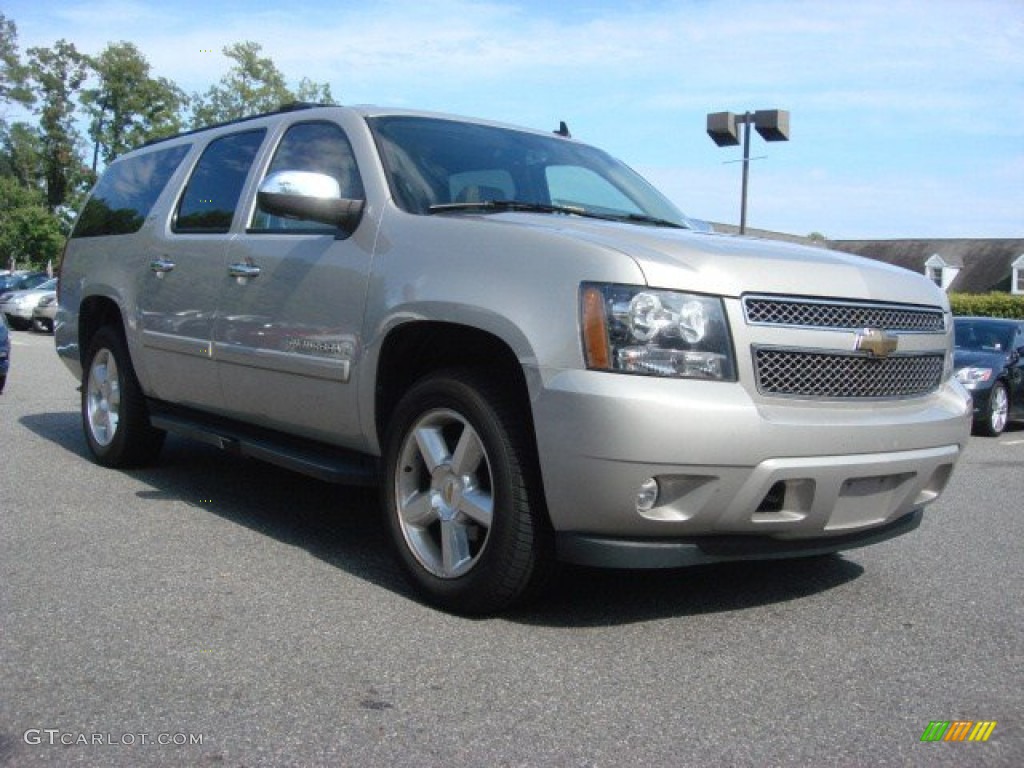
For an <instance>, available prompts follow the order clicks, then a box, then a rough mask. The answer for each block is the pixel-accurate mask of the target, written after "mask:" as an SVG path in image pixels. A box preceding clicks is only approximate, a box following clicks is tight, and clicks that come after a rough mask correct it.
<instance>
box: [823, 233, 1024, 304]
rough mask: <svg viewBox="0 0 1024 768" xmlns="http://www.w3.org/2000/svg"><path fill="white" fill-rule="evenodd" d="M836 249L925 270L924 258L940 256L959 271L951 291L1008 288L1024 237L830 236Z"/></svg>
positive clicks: (1005, 289) (984, 290) (965, 291)
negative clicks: (897, 238) (880, 238)
mask: <svg viewBox="0 0 1024 768" xmlns="http://www.w3.org/2000/svg"><path fill="white" fill-rule="evenodd" d="M829 246H831V247H832V248H834V249H835V250H837V251H845V252H846V253H854V254H857V255H858V256H866V257H867V258H869V259H875V260H877V261H884V262H886V263H887V264H895V265H896V266H899V267H904V268H906V269H910V270H913V271H914V272H922V273H923V272H924V267H925V262H926V261H928V259H930V258H931V257H932V256H938V257H939V258H941V259H942V261H943V262H944V263H945V264H946V266H949V267H957V268H958V269H959V270H960V271H959V272H958V273H957V276H956V278H955V279H954V280H953V282H952V283H951V284H950V286H949V290H950V291H951V292H959V293H985V292H987V291H992V290H1004V291H1008V290H1009V288H1010V279H1011V276H1012V274H1013V262H1014V261H1016V260H1017V259H1018V258H1020V257H1021V255H1024V238H1003V239H984V240H979V239H970V238H957V239H943V240H830V241H829Z"/></svg>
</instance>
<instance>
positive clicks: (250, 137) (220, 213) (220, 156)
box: [174, 129, 266, 232]
mask: <svg viewBox="0 0 1024 768" xmlns="http://www.w3.org/2000/svg"><path fill="white" fill-rule="evenodd" d="M264 134H266V131H265V130H262V129H261V130H258V131H246V132H245V133H234V134H232V135H230V136H224V137H223V138H220V139H215V140H214V141H211V142H210V144H209V146H208V147H207V148H206V150H205V151H204V152H203V156H202V157H200V158H199V162H198V163H197V164H196V168H195V170H194V171H193V172H192V178H190V179H189V180H188V186H187V187H186V188H185V194H184V195H182V198H181V203H180V204H179V205H178V218H177V221H176V222H175V224H174V231H175V232H227V231H228V230H229V229H230V228H231V219H232V218H233V217H234V215H235V207H236V206H237V205H238V198H239V197H241V195H242V186H243V185H244V184H245V177H246V176H247V175H248V173H249V168H250V167H251V166H252V161H253V158H255V157H256V153H257V152H258V151H259V148H260V144H262V143H263V136H264Z"/></svg>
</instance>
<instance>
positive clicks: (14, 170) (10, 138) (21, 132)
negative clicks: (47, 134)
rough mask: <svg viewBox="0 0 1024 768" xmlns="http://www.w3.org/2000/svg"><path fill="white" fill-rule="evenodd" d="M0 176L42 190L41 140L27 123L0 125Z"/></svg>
mask: <svg viewBox="0 0 1024 768" xmlns="http://www.w3.org/2000/svg"><path fill="white" fill-rule="evenodd" d="M0 176H12V177H14V178H15V179H17V180H18V183H20V184H21V185H22V186H23V187H30V188H32V189H39V190H41V189H43V184H44V180H45V178H46V170H45V168H44V167H43V138H42V136H41V135H40V133H39V130H38V129H36V128H35V127H33V126H31V125H29V124H28V123H14V124H13V125H10V126H8V125H3V124H0Z"/></svg>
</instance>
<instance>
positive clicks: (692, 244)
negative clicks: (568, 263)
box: [490, 213, 948, 309]
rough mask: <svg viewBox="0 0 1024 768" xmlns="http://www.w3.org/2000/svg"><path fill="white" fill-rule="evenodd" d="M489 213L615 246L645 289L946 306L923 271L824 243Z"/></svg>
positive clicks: (595, 242) (530, 215) (581, 219)
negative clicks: (815, 244)
mask: <svg viewBox="0 0 1024 768" xmlns="http://www.w3.org/2000/svg"><path fill="white" fill-rule="evenodd" d="M490 217H492V218H493V219H501V220H502V221H503V222H507V223H513V222H517V223H518V224H519V225H520V226H529V227H535V228H541V229H548V230H551V231H552V232H553V233H559V234H561V235H563V236H565V237H569V238H573V239H574V240H585V241H588V242H590V243H593V244H594V245H598V246H602V247H604V248H608V249H612V250H615V251H619V252H620V253H623V254H625V255H627V256H629V257H631V258H632V259H633V260H634V261H635V262H636V263H637V265H638V266H639V267H640V269H641V270H643V273H644V276H645V277H646V278H647V282H648V284H649V285H651V286H652V287H658V288H669V289H682V290H690V291H695V292H699V293H708V294H715V295H720V296H732V297H738V296H740V295H741V294H744V293H777V294H786V295H798V296H823V297H824V296H835V297H842V298H849V299H866V300H871V301H883V302H896V303H909V304H920V305H926V306H941V307H943V308H944V309H948V300H947V299H946V295H945V293H943V292H942V291H941V290H940V289H939V288H938V287H936V286H935V284H934V283H932V282H931V281H930V280H928V279H927V278H926V277H925V276H924V275H921V274H918V273H916V272H911V271H909V270H906V269H903V268H901V267H895V266H892V265H889V264H885V263H883V262H880V261H874V260H872V259H867V258H863V257H860V256H855V255H853V254H848V253H840V252H838V251H830V250H827V249H825V248H814V247H811V246H804V245H796V244H792V243H785V242H780V241H777V240H765V239H760V238H750V237H738V236H733V235H720V234H712V233H704V232H695V231H692V230H682V229H669V228H663V227H652V226H645V225H637V224H627V223H619V222H612V221H600V220H597V219H585V218H581V217H570V216H552V215H545V214H529V213H501V214H490Z"/></svg>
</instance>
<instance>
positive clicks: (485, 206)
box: [427, 200, 593, 216]
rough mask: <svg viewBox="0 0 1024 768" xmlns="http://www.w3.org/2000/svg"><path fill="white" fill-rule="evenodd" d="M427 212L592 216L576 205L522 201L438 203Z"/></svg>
mask: <svg viewBox="0 0 1024 768" xmlns="http://www.w3.org/2000/svg"><path fill="white" fill-rule="evenodd" d="M427 210H428V211H429V212H430V213H444V212H445V211H526V212H527V213H566V214H572V215H574V216H592V215H593V214H589V213H587V209H586V208H580V207H578V206H575V205H547V204H546V203H526V202H523V201H521V200H479V201H477V202H464V203H438V204H437V205H432V206H430V207H429V208H427Z"/></svg>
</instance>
